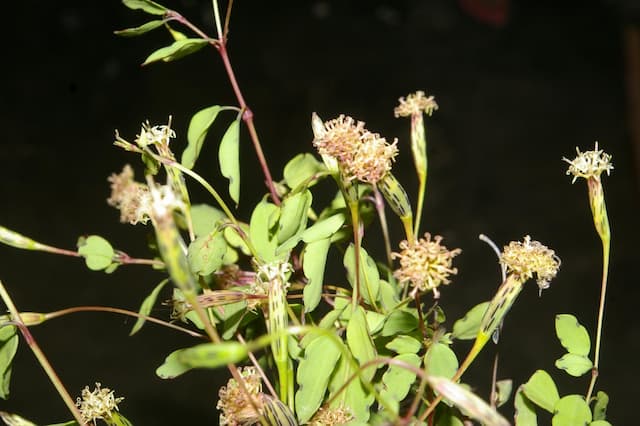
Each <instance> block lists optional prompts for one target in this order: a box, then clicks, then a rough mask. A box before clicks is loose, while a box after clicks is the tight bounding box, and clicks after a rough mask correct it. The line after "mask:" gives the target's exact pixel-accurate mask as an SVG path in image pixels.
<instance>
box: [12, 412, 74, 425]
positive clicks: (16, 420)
mask: <svg viewBox="0 0 640 426" xmlns="http://www.w3.org/2000/svg"><path fill="white" fill-rule="evenodd" d="M0 419H2V421H4V422H5V423H6V424H7V426H37V425H36V424H35V423H33V422H32V421H30V420H27V419H25V418H24V417H22V416H19V415H17V414H13V413H7V412H5V411H0ZM73 424H77V423H76V422H75V421H74V422H73ZM52 426H53V425H52Z"/></svg>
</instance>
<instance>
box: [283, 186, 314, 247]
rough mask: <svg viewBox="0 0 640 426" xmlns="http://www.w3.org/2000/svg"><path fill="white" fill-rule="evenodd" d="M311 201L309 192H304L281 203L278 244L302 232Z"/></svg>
mask: <svg viewBox="0 0 640 426" xmlns="http://www.w3.org/2000/svg"><path fill="white" fill-rule="evenodd" d="M312 199H313V197H312V196H311V192H309V191H304V192H299V193H297V194H294V195H291V196H289V197H287V198H285V199H284V200H283V201H282V205H281V206H280V220H279V222H278V232H277V237H278V243H283V242H285V241H287V240H288V239H289V238H291V237H293V236H294V235H297V234H299V233H300V232H302V230H304V228H305V227H306V225H307V218H308V213H309V207H311V202H312Z"/></svg>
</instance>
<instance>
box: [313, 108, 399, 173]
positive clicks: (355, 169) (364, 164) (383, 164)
mask: <svg viewBox="0 0 640 426" xmlns="http://www.w3.org/2000/svg"><path fill="white" fill-rule="evenodd" d="M397 143H398V141H397V139H395V140H394V141H393V143H391V144H389V143H387V140H386V139H385V138H383V137H381V136H380V135H379V134H377V133H371V132H370V131H368V130H367V129H365V127H364V123H363V122H362V121H357V122H356V121H355V120H354V119H353V118H351V117H348V116H345V115H340V116H339V117H338V118H335V119H333V120H329V121H327V122H325V123H324V125H323V126H317V127H316V126H314V139H313V144H314V146H315V147H316V148H317V149H318V152H319V153H320V154H321V155H326V156H329V157H332V158H335V159H336V160H337V161H338V164H340V166H341V168H342V171H343V173H344V175H345V177H346V178H347V179H348V180H354V179H357V180H360V181H363V182H368V183H372V184H375V183H377V182H378V181H379V180H380V179H382V178H383V177H384V175H385V174H387V173H388V172H389V171H390V170H391V164H392V162H393V161H394V159H395V156H396V155H397V153H398V148H397V146H396V145H397Z"/></svg>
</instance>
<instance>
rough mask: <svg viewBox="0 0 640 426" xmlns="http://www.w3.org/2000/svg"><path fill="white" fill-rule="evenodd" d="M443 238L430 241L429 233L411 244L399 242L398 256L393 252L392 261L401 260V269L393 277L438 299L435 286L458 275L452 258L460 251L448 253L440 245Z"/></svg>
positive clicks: (439, 237)
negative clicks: (431, 292) (432, 294)
mask: <svg viewBox="0 0 640 426" xmlns="http://www.w3.org/2000/svg"><path fill="white" fill-rule="evenodd" d="M441 241H442V237H441V236H439V235H436V236H435V237H434V238H433V240H432V239H431V234H429V233H428V232H427V233H426V234H424V238H420V239H418V240H417V241H414V242H413V243H409V242H408V241H407V240H405V241H402V242H401V243H400V248H401V251H400V253H393V254H392V256H393V257H394V258H399V259H400V268H399V269H397V270H396V271H395V272H394V273H393V275H394V276H395V277H396V278H397V279H398V281H400V283H406V282H409V283H411V285H413V286H414V287H415V290H414V291H418V290H419V291H426V290H433V292H434V294H435V296H436V297H438V296H439V293H438V291H437V289H436V288H437V287H438V286H440V284H449V283H450V282H451V281H450V280H449V276H451V275H455V274H457V273H458V269H457V268H454V267H453V263H452V261H453V258H454V257H455V256H457V255H459V254H460V253H462V250H460V249H454V250H448V249H447V248H446V247H445V246H444V245H442V244H440V243H441Z"/></svg>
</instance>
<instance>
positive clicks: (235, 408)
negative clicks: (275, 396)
mask: <svg viewBox="0 0 640 426" xmlns="http://www.w3.org/2000/svg"><path fill="white" fill-rule="evenodd" d="M239 371H240V376H241V377H242V379H243V382H244V387H245V389H246V391H247V392H248V393H249V394H250V395H251V399H252V400H253V402H254V404H255V407H254V405H252V404H251V401H249V399H248V398H247V395H246V394H245V392H244V391H243V389H242V388H241V387H240V385H239V384H238V382H237V381H236V380H235V379H229V381H228V382H227V386H223V387H221V388H220V391H219V392H218V397H219V398H220V399H219V400H218V404H217V405H216V408H217V409H218V410H221V411H222V413H221V414H220V425H221V426H223V425H231V426H236V425H245V424H254V423H256V422H258V421H259V419H260V415H261V412H262V408H263V407H264V397H263V394H262V381H261V378H260V375H259V374H258V371H257V370H256V368H255V367H244V368H240V370H239ZM256 408H257V409H258V411H256Z"/></svg>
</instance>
